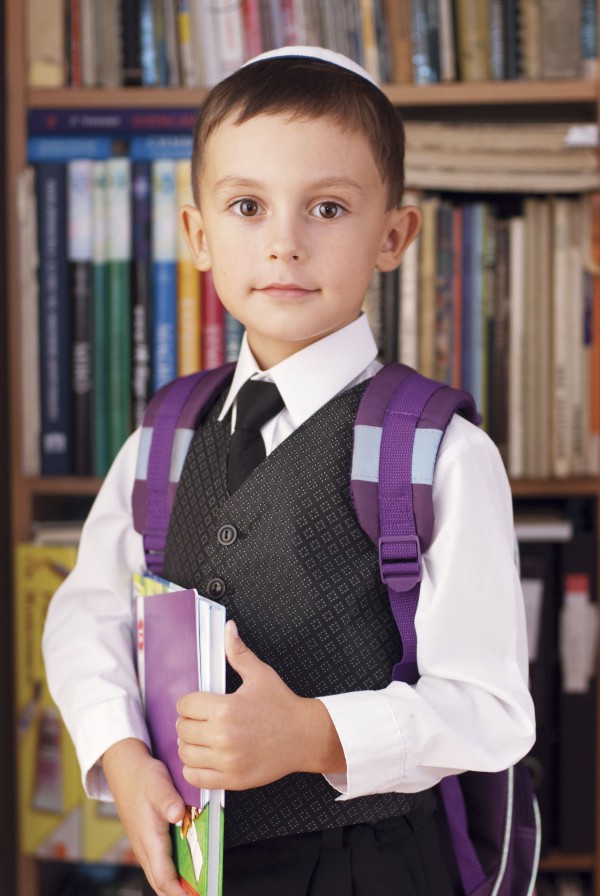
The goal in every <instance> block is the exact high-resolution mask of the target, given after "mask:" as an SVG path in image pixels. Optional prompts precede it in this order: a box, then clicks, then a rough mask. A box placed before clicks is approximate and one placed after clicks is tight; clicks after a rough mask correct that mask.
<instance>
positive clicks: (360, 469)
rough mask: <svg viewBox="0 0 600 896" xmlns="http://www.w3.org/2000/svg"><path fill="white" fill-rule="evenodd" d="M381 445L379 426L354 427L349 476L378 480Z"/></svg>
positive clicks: (371, 480) (365, 480)
mask: <svg viewBox="0 0 600 896" xmlns="http://www.w3.org/2000/svg"><path fill="white" fill-rule="evenodd" d="M380 447H381V427H380V426H363V425H362V424H359V425H357V426H355V427H354V451H353V454H352V472H351V474H350V475H351V478H352V479H358V480H360V481H362V482H379V449H380Z"/></svg>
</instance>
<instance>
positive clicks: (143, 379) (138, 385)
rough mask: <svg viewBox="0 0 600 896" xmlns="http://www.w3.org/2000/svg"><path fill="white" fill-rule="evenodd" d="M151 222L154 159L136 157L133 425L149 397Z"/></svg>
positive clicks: (138, 422) (133, 170) (133, 165)
mask: <svg viewBox="0 0 600 896" xmlns="http://www.w3.org/2000/svg"><path fill="white" fill-rule="evenodd" d="M151 222H152V171H151V162H149V161H147V160H145V159H136V160H134V161H132V163H131V226H132V235H131V246H132V264H131V304H132V324H131V327H132V329H131V337H132V347H131V364H132V372H131V381H132V393H133V395H132V402H133V421H132V422H133V426H134V427H137V426H141V424H142V420H143V419H144V412H145V410H146V406H147V404H148V400H149V398H150V383H151V377H150V370H151V350H150V328H151V312H152V294H151V282H152V271H151V266H152V254H151V240H152V235H151V229H152V228H151Z"/></svg>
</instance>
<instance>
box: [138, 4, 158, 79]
mask: <svg viewBox="0 0 600 896" xmlns="http://www.w3.org/2000/svg"><path fill="white" fill-rule="evenodd" d="M140 44H141V62H142V84H143V86H144V87H154V86H156V85H157V84H158V83H159V81H158V59H157V57H156V42H155V40H154V12H153V10H152V0H142V2H141V5H140Z"/></svg>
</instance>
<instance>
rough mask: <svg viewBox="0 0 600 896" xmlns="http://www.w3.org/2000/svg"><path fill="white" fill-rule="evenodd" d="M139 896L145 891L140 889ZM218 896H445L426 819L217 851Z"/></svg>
mask: <svg viewBox="0 0 600 896" xmlns="http://www.w3.org/2000/svg"><path fill="white" fill-rule="evenodd" d="M144 893H145V894H148V896H149V894H152V893H153V891H152V889H151V888H150V887H149V885H148V884H146V889H145V890H144ZM223 896H453V890H452V886H451V884H450V880H449V878H448V874H447V871H446V868H445V865H444V863H443V860H442V857H441V854H440V847H439V842H438V835H437V830H436V825H435V820H434V817H433V816H432V815H412V816H406V817H400V818H391V819H388V820H386V821H382V822H379V823H378V824H376V825H369V824H359V825H351V826H349V827H345V828H336V829H335V830H331V831H317V832H315V833H308V834H293V835H291V836H288V837H277V838H275V839H273V840H262V841H260V842H258V843H249V844H247V845H244V846H237V847H233V848H231V849H227V850H225V858H224V873H223Z"/></svg>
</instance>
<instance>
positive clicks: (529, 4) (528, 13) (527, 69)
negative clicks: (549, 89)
mask: <svg viewBox="0 0 600 896" xmlns="http://www.w3.org/2000/svg"><path fill="white" fill-rule="evenodd" d="M517 15H518V25H519V35H520V40H521V73H522V75H523V77H524V78H529V79H531V80H535V79H537V78H541V77H542V41H541V3H540V2H539V0H520V3H519V6H518V9H517Z"/></svg>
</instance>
